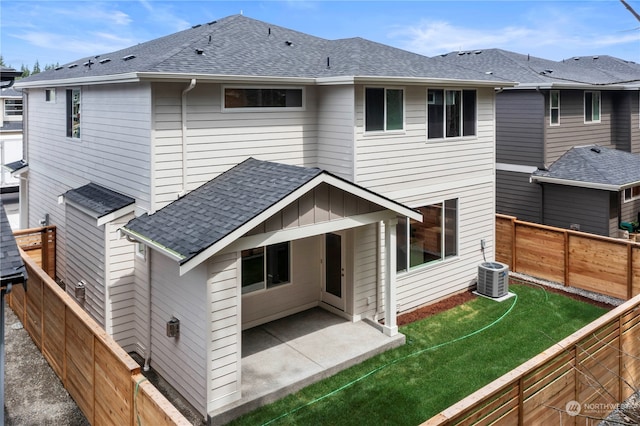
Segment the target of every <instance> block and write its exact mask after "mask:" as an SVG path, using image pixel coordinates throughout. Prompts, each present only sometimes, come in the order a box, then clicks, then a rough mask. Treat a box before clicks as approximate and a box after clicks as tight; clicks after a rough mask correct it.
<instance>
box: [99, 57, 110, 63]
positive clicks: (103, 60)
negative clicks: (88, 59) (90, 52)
mask: <svg viewBox="0 0 640 426" xmlns="http://www.w3.org/2000/svg"><path fill="white" fill-rule="evenodd" d="M107 62H111V59H109V58H104V59H100V63H101V64H106V63H107Z"/></svg>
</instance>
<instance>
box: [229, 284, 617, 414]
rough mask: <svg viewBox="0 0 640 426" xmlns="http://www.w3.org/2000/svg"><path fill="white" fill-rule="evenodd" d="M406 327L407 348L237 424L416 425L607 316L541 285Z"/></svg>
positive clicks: (481, 300) (482, 300) (519, 288)
mask: <svg viewBox="0 0 640 426" xmlns="http://www.w3.org/2000/svg"><path fill="white" fill-rule="evenodd" d="M510 291H512V292H513V293H516V295H517V298H511V299H509V300H507V301H504V302H501V303H498V302H495V301H493V300H488V299H485V298H477V299H474V300H472V301H470V302H468V303H466V304H464V305H461V306H458V307H456V308H454V309H451V310H449V311H446V312H443V313H441V314H439V315H435V316H433V317H430V318H426V319H424V320H421V321H417V322H415V323H412V324H409V325H406V326H404V327H401V328H400V331H401V332H402V333H404V334H405V335H406V336H407V343H406V344H405V345H404V346H402V347H400V348H397V349H393V350H390V351H387V352H385V353H383V354H381V355H378V356H376V357H374V358H371V359H369V360H367V361H365V362H363V363H362V364H359V365H357V366H354V367H352V368H349V369H347V370H345V371H343V372H340V373H338V374H336V375H335V376H332V377H330V378H328V379H325V380H323V381H321V382H318V383H316V384H313V385H311V386H309V387H307V388H305V389H303V390H301V391H300V392H298V393H295V394H292V395H289V396H287V397H285V398H283V399H282V400H280V401H277V402H275V403H273V404H270V405H267V406H265V407H262V408H259V409H257V410H256V411H254V412H252V413H249V414H247V415H245V416H243V417H241V418H239V419H237V420H236V421H235V422H233V423H232V424H237V425H259V424H263V425H264V424H272V425H284V424H287V425H311V424H330V425H362V424H375V425H385V424H388V425H390V424H398V425H416V424H419V423H421V422H423V421H425V420H427V419H428V418H430V417H432V416H433V415H435V414H437V413H439V412H440V411H442V410H443V409H445V408H447V407H448V406H450V405H452V404H453V403H455V402H457V401H458V400H460V399H462V398H463V397H465V396H466V395H469V394H470V393H472V392H474V391H475V390H477V389H479V388H481V387H482V386H484V385H486V384H487V383H489V382H491V381H492V380H494V379H496V378H497V377H499V376H501V375H503V374H504V373H506V372H508V371H510V370H512V369H513V368H515V367H517V366H518V365H520V364H522V363H523V362H525V361H527V360H528V359H530V358H532V357H533V356H535V355H536V354H538V353H540V352H542V351H543V350H544V349H546V348H548V347H549V346H551V345H552V344H553V343H555V342H557V341H559V340H561V339H563V338H564V337H566V336H568V335H570V334H571V333H573V332H574V331H576V330H578V329H580V328H581V327H583V326H584V325H586V324H588V323H589V322H591V321H593V320H594V319H596V318H598V317H599V316H601V315H602V314H604V313H605V312H606V311H605V310H604V309H602V308H599V307H596V306H593V305H590V304H586V303H583V302H579V301H576V300H574V299H571V298H568V297H564V296H561V295H558V294H555V293H550V292H546V291H545V290H543V289H542V288H540V287H529V286H523V285H512V286H511V287H510Z"/></svg>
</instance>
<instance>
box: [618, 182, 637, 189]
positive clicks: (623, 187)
mask: <svg viewBox="0 0 640 426" xmlns="http://www.w3.org/2000/svg"><path fill="white" fill-rule="evenodd" d="M636 186H640V180H639V181H637V182H631V183H627V184H625V185H621V186H620V190H621V191H623V190H625V189H628V188H633V187H636Z"/></svg>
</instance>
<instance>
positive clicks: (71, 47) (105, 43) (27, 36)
mask: <svg viewBox="0 0 640 426" xmlns="http://www.w3.org/2000/svg"><path fill="white" fill-rule="evenodd" d="M89 34H90V37H88V36H87V35H86V34H85V36H84V37H78V36H69V35H66V34H55V33H51V32H36V31H30V32H26V33H24V34H21V35H16V36H15V37H16V38H19V39H21V40H24V41H27V42H28V43H30V44H32V45H34V46H36V47H38V48H44V49H48V50H50V51H52V52H62V53H63V54H68V52H74V55H75V56H76V57H81V56H89V55H98V54H102V53H106V52H111V51H114V50H120V49H123V48H125V47H127V46H130V45H131V44H133V43H132V41H131V40H130V39H127V38H121V37H117V36H114V35H113V34H106V33H89Z"/></svg>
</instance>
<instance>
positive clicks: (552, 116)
mask: <svg viewBox="0 0 640 426" xmlns="http://www.w3.org/2000/svg"><path fill="white" fill-rule="evenodd" d="M549 124H550V125H552V126H557V125H559V124H560V92H559V91H558V90H552V91H551V95H550V100H549Z"/></svg>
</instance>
